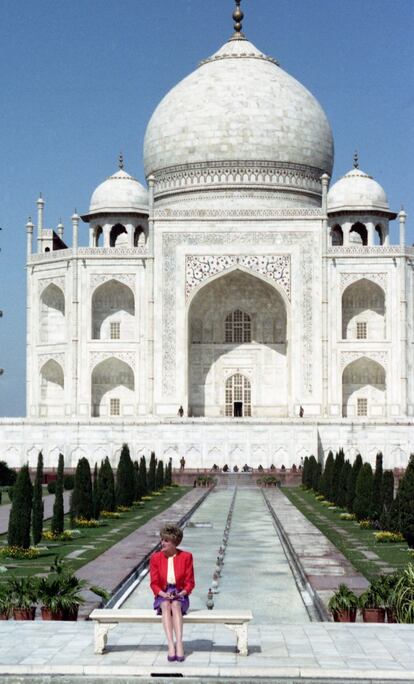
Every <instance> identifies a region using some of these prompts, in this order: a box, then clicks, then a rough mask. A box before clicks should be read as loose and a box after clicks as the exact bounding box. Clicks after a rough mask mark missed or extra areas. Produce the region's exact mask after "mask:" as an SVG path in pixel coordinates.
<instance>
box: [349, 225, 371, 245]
mask: <svg viewBox="0 0 414 684" xmlns="http://www.w3.org/2000/svg"><path fill="white" fill-rule="evenodd" d="M349 242H350V243H352V244H354V245H363V246H364V247H365V246H366V245H367V244H368V231H367V227H366V225H365V224H364V223H361V222H360V221H357V223H354V224H353V225H352V226H351V229H350V231H349Z"/></svg>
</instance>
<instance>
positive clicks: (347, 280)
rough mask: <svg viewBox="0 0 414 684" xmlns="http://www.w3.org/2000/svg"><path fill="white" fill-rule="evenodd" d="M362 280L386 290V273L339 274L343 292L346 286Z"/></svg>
mask: <svg viewBox="0 0 414 684" xmlns="http://www.w3.org/2000/svg"><path fill="white" fill-rule="evenodd" d="M362 278H365V279H366V280H371V281H372V282H373V283H376V284H377V285H379V286H380V287H382V289H383V290H386V287H387V274H386V273H366V272H365V273H341V291H342V292H343V291H344V290H345V289H346V288H347V287H348V285H352V283H356V282H358V280H362Z"/></svg>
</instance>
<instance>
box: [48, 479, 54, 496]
mask: <svg viewBox="0 0 414 684" xmlns="http://www.w3.org/2000/svg"><path fill="white" fill-rule="evenodd" d="M47 491H48V492H49V494H55V492H56V480H52V481H51V482H48V483H47Z"/></svg>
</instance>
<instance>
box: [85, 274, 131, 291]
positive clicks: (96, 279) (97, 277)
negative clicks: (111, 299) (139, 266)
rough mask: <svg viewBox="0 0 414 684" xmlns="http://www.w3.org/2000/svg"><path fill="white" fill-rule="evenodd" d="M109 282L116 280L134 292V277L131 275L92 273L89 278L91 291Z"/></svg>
mask: <svg viewBox="0 0 414 684" xmlns="http://www.w3.org/2000/svg"><path fill="white" fill-rule="evenodd" d="M111 280H118V281H119V282H120V283H123V284H124V285H127V286H128V287H130V288H131V290H134V291H135V275H134V274H133V273H112V274H111V275H110V274H108V273H93V274H92V275H91V277H90V286H91V288H92V289H95V288H96V287H98V285H102V283H109V281H111Z"/></svg>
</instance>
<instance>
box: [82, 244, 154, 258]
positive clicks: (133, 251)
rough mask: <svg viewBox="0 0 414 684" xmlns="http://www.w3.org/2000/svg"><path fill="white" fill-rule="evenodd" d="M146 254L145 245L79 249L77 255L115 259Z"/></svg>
mask: <svg viewBox="0 0 414 684" xmlns="http://www.w3.org/2000/svg"><path fill="white" fill-rule="evenodd" d="M143 254H148V247H147V245H140V246H139V247H79V249H78V255H79V256H82V257H87V256H112V257H114V258H117V257H119V256H141V255H143Z"/></svg>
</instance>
